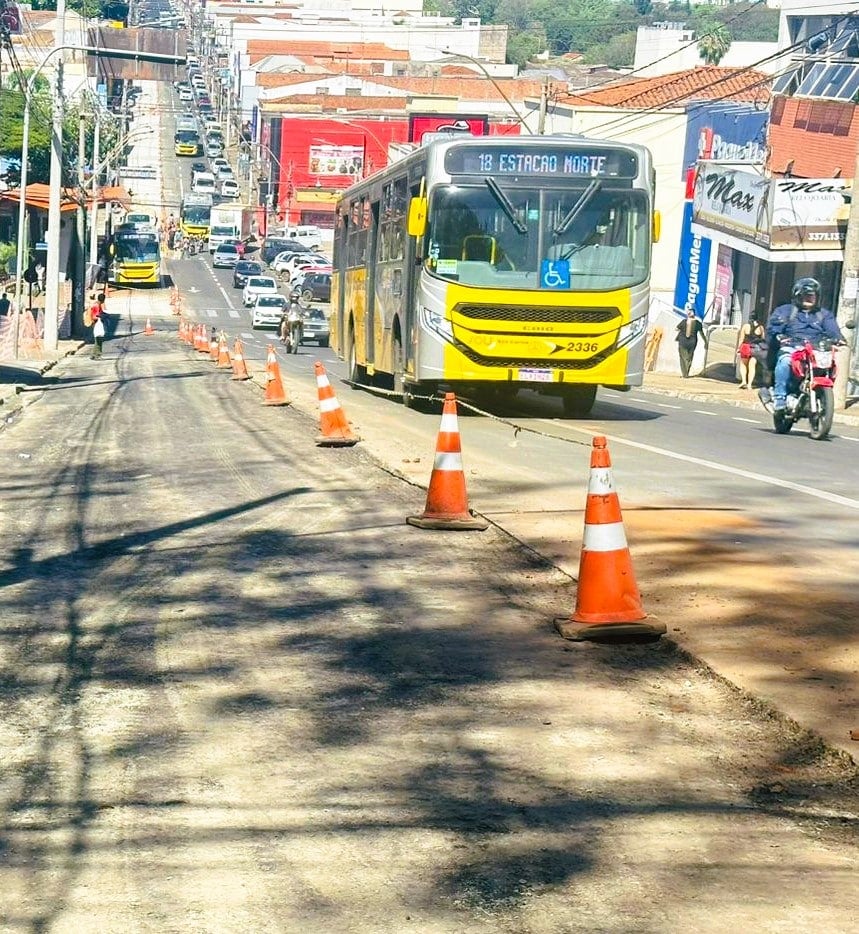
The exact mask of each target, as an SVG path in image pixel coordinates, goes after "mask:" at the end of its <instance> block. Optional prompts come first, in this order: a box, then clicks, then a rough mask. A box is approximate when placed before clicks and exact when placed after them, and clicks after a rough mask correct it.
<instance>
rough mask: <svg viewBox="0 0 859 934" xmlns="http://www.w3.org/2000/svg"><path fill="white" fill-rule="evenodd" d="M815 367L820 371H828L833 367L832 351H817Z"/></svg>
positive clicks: (815, 352) (815, 353)
mask: <svg viewBox="0 0 859 934" xmlns="http://www.w3.org/2000/svg"><path fill="white" fill-rule="evenodd" d="M814 365H815V366H816V367H817V368H818V369H820V370H828V369H829V367H831V366H832V351H831V350H815V351H814Z"/></svg>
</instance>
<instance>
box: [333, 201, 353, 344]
mask: <svg viewBox="0 0 859 934" xmlns="http://www.w3.org/2000/svg"><path fill="white" fill-rule="evenodd" d="M348 227H349V212H348V210H347V209H346V207H345V206H341V209H340V210H338V212H337V214H336V216H335V220H334V249H333V252H334V261H335V263H336V265H335V267H334V269H335V271H336V273H337V292H336V294H333V295H332V296H331V315H332V317H333V318H334V322H333V324H334V325H335V333H336V334H337V344H336V345H335V346H336V347H337V348H338V350H339V352H340V355H341V356H345V354H346V327H345V321H344V320H343V318H344V309H345V307H346V266H347V263H346V242H347V239H346V235H347V231H348Z"/></svg>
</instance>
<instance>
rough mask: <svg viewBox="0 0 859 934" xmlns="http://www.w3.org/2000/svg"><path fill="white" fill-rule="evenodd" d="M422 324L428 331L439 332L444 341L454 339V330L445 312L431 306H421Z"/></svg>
mask: <svg viewBox="0 0 859 934" xmlns="http://www.w3.org/2000/svg"><path fill="white" fill-rule="evenodd" d="M421 324H422V326H423V327H424V328H425V329H426V330H427V331H432V332H433V333H434V334H437V335H438V336H439V337H440V338H441V339H442V340H443V341H451V340H453V330H452V329H451V326H450V321H448V320H447V319H446V318H445V316H444V314H442V312H440V311H433V310H432V309H430V308H421Z"/></svg>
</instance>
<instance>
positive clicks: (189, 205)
mask: <svg viewBox="0 0 859 934" xmlns="http://www.w3.org/2000/svg"><path fill="white" fill-rule="evenodd" d="M211 223H212V196H211V195H207V194H194V193H192V194H189V195H185V197H184V199H183V200H182V206H181V207H180V209H179V226H180V227H181V229H182V233H183V234H185V236H187V237H205V238H208V236H209V229H210V227H211Z"/></svg>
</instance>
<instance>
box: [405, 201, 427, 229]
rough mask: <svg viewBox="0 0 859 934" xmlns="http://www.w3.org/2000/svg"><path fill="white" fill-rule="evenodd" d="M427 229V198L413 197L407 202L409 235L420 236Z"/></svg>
mask: <svg viewBox="0 0 859 934" xmlns="http://www.w3.org/2000/svg"><path fill="white" fill-rule="evenodd" d="M426 229H427V199H426V198H424V197H414V198H412V200H411V201H410V202H409V236H411V237H422V236H423V235H424V234H425V233H426Z"/></svg>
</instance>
